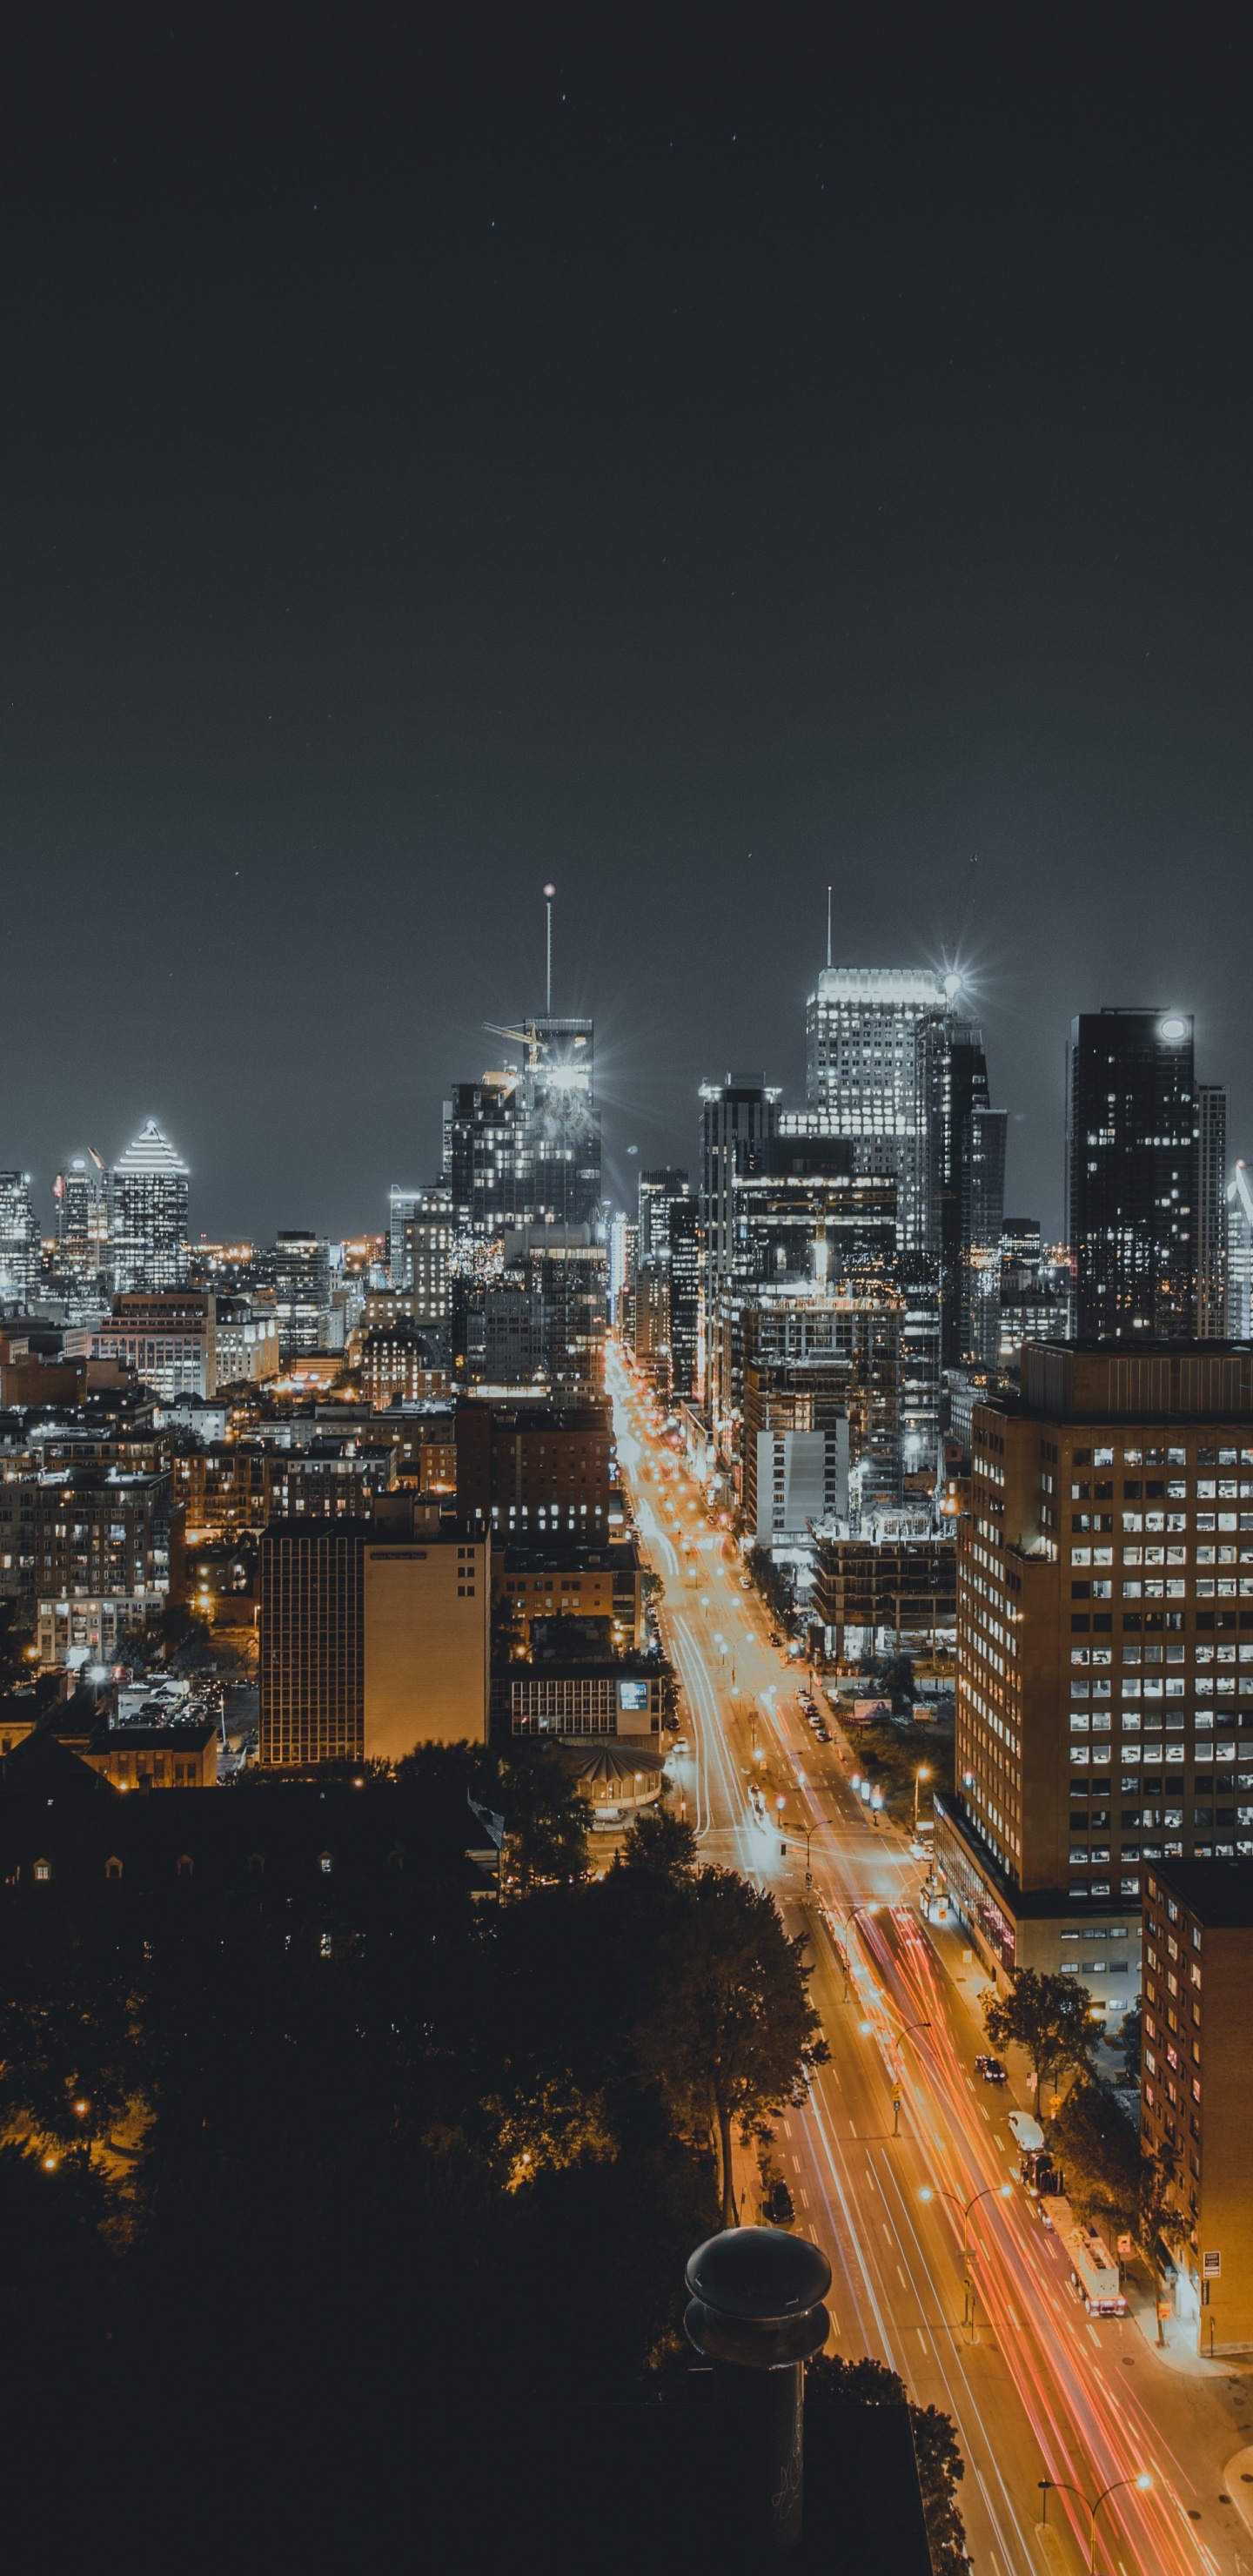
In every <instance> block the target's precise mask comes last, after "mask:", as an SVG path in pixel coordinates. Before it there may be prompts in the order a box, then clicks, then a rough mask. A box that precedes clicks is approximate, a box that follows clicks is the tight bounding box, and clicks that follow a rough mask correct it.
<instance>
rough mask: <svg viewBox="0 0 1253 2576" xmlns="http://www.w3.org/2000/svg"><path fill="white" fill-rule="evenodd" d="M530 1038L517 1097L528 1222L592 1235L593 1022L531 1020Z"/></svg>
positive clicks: (596, 1146)
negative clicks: (530, 1203)
mask: <svg viewBox="0 0 1253 2576" xmlns="http://www.w3.org/2000/svg"><path fill="white" fill-rule="evenodd" d="M531 1032H532V1044H531V1045H530V1046H528V1049H527V1053H528V1058H529V1059H530V1060H529V1061H528V1063H527V1065H526V1069H525V1071H524V1073H523V1076H522V1099H523V1117H524V1121H525V1129H526V1145H527V1150H528V1154H529V1159H530V1169H531V1183H532V1191H533V1196H534V1209H533V1218H535V1219H538V1221H539V1222H540V1223H541V1224H542V1225H586V1226H590V1227H591V1228H592V1229H593V1231H594V1232H599V1231H600V1230H601V1228H602V1226H603V1217H604V1212H603V1209H602V1207H601V1197H600V1113H599V1111H598V1109H597V1107H596V1098H595V1064H594V1055H595V1031H594V1028H593V1024H592V1022H591V1021H590V1020H581V1019H573V1020H571V1019H564V1020H563V1019H543V1020H534V1021H532V1023H531Z"/></svg>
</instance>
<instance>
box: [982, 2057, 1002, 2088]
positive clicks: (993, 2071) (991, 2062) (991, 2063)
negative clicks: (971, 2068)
mask: <svg viewBox="0 0 1253 2576" xmlns="http://www.w3.org/2000/svg"><path fill="white" fill-rule="evenodd" d="M975 2073H976V2075H981V2076H982V2077H983V2080H984V2083H985V2084H1004V2083H1005V2081H1006V2076H1005V2069H1004V2067H1003V2066H1002V2064H1001V2061H1000V2059H999V2057H976V2059H975Z"/></svg>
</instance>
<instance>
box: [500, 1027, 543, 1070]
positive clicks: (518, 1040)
mask: <svg viewBox="0 0 1253 2576" xmlns="http://www.w3.org/2000/svg"><path fill="white" fill-rule="evenodd" d="M483 1026H484V1028H485V1029H486V1030H487V1032H488V1035H489V1036H490V1037H494V1038H508V1039H509V1040H510V1042H511V1044H512V1045H514V1046H520V1047H525V1048H526V1051H527V1064H528V1066H529V1068H530V1071H531V1072H532V1073H533V1072H534V1071H535V1067H536V1065H537V1064H538V1063H539V1060H540V1056H541V1054H542V1053H543V1052H544V1050H545V1049H546V1048H547V1047H548V1046H549V1045H550V1044H551V1040H550V1039H548V1038H542V1037H541V1036H540V1033H539V1030H538V1028H537V1026H536V1023H535V1021H534V1020H533V1019H531V1020H527V1021H526V1022H525V1023H524V1024H523V1026H522V1027H521V1028H520V1029H502V1028H498V1027H497V1025H496V1022H495V1020H484V1022H483Z"/></svg>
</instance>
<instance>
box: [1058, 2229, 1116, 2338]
mask: <svg viewBox="0 0 1253 2576" xmlns="http://www.w3.org/2000/svg"><path fill="white" fill-rule="evenodd" d="M1062 2242H1063V2244H1064V2246H1065V2248H1066V2252H1067V2253H1068V2255H1069V2256H1070V2262H1071V2280H1072V2282H1073V2283H1074V2285H1075V2288H1076V2289H1077V2291H1078V2293H1079V2296H1080V2298H1081V2299H1082V2301H1083V2304H1084V2306H1085V2308H1086V2309H1087V2311H1088V2315H1089V2316H1090V2317H1125V2316H1126V2313H1127V2302H1126V2299H1125V2297H1124V2296H1123V2288H1122V2281H1121V2279H1120V2276H1119V2271H1118V2265H1117V2263H1116V2261H1115V2259H1114V2257H1113V2255H1112V2254H1111V2252H1110V2250H1109V2247H1108V2245H1107V2244H1106V2242H1105V2239H1104V2237H1103V2236H1102V2235H1101V2234H1100V2233H1099V2231H1098V2230H1097V2229H1096V2228H1095V2227H1072V2228H1070V2229H1069V2230H1068V2231H1067V2233H1066V2235H1065V2236H1064V2237H1063V2238H1062Z"/></svg>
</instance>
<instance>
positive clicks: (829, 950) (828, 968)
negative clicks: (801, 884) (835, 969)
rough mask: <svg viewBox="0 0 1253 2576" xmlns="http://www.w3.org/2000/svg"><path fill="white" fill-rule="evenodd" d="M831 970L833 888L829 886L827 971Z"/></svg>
mask: <svg viewBox="0 0 1253 2576" xmlns="http://www.w3.org/2000/svg"><path fill="white" fill-rule="evenodd" d="M830 972H831V888H830V886H828V887H827V973H828V974H830Z"/></svg>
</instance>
